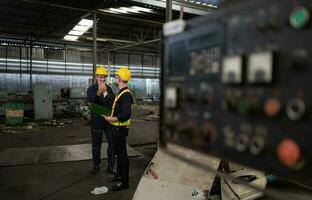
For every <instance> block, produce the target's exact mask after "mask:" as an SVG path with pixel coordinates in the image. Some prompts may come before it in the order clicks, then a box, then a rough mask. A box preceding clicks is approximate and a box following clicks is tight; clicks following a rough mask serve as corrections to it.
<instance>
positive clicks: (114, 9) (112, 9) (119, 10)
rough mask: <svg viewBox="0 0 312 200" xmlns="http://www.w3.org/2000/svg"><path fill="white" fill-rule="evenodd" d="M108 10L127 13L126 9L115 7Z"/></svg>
mask: <svg viewBox="0 0 312 200" xmlns="http://www.w3.org/2000/svg"><path fill="white" fill-rule="evenodd" d="M108 10H110V11H114V12H119V13H124V14H128V12H127V11H124V10H121V9H116V8H110V9H108Z"/></svg>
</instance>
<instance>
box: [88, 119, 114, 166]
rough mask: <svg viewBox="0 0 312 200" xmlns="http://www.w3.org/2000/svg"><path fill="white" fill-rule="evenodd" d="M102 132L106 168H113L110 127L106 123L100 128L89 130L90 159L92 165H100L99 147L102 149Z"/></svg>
mask: <svg viewBox="0 0 312 200" xmlns="http://www.w3.org/2000/svg"><path fill="white" fill-rule="evenodd" d="M103 132H104V133H105V136H106V140H107V144H108V147H107V162H108V167H110V168H113V165H114V160H113V145H112V143H113V137H112V126H111V125H110V124H108V123H107V122H103V126H102V127H98V129H91V138H92V159H93V164H94V165H99V164H100V163H101V147H102V137H103Z"/></svg>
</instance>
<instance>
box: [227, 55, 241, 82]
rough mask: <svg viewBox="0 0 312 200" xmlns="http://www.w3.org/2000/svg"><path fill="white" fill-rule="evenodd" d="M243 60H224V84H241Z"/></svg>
mask: <svg viewBox="0 0 312 200" xmlns="http://www.w3.org/2000/svg"><path fill="white" fill-rule="evenodd" d="M242 68H243V59H242V57H241V56H229V57H225V58H224V59H223V67H222V82H223V83H236V84H238V83H241V82H242V73H243V72H242Z"/></svg>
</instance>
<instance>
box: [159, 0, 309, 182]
mask: <svg viewBox="0 0 312 200" xmlns="http://www.w3.org/2000/svg"><path fill="white" fill-rule="evenodd" d="M311 9H312V1H309V0H300V1H299V0H298V1H296V0H295V1H291V0H252V1H240V2H239V3H238V4H236V5H233V6H232V7H228V8H226V9H223V10H219V11H216V12H214V13H212V14H210V15H207V16H204V17H200V18H195V19H193V20H191V21H188V22H184V21H177V22H172V23H169V24H166V25H165V26H164V35H165V36H164V40H163V41H164V44H163V50H164V51H163V64H162V65H163V70H162V88H161V89H162V94H163V95H162V101H161V121H160V144H161V148H164V149H166V148H167V146H168V145H170V144H177V145H180V146H184V147H187V148H190V149H192V150H197V151H200V152H202V153H205V154H210V155H214V156H217V157H220V158H224V159H228V160H230V161H235V162H238V163H241V164H244V165H247V166H250V167H252V168H255V169H259V170H262V171H265V172H267V173H273V174H275V175H278V176H281V177H284V178H287V179H289V180H293V181H295V182H298V183H301V184H304V185H307V186H312V178H311V177H312V162H311V161H312V146H311V142H312V135H311V133H312V115H311V106H312V105H311V103H312V94H311V92H312V84H311V80H312V79H311V78H312V68H311V66H312V42H311V39H312V26H311V22H310V21H311V19H310V14H311Z"/></svg>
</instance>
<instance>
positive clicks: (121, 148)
mask: <svg viewBox="0 0 312 200" xmlns="http://www.w3.org/2000/svg"><path fill="white" fill-rule="evenodd" d="M130 80H131V73H130V71H129V70H128V69H127V68H125V67H121V68H120V69H119V70H118V71H117V72H116V73H115V84H116V85H117V86H118V88H119V92H118V93H117V94H116V97H115V100H114V103H113V106H112V113H111V115H110V116H103V117H104V118H105V120H107V121H108V122H110V123H111V124H112V125H113V128H112V132H113V151H114V152H115V153H116V154H117V174H116V175H115V178H114V181H119V182H118V183H117V184H116V185H114V186H113V187H112V190H114V191H117V190H122V189H126V188H129V159H128V154H127V148H126V137H127V136H128V132H129V127H130V123H131V120H130V118H131V106H132V104H133V97H132V93H131V91H130V90H129V89H128V85H127V83H128V81H130Z"/></svg>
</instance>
